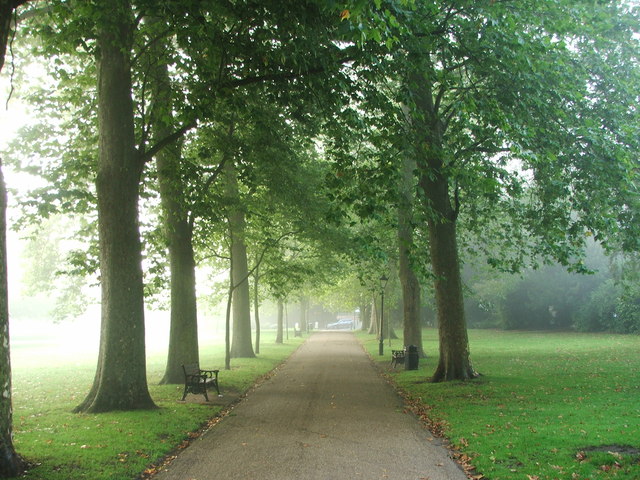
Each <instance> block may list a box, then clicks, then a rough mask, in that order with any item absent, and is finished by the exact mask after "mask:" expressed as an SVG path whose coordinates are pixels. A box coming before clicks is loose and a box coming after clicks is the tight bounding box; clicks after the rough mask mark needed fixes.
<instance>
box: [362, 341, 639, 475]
mask: <svg viewBox="0 0 640 480" xmlns="http://www.w3.org/2000/svg"><path fill="white" fill-rule="evenodd" d="M359 336H360V338H361V340H362V341H363V343H364V345H365V347H366V348H367V350H368V351H369V353H370V354H371V356H372V358H373V359H374V360H375V361H377V362H380V365H381V367H383V368H384V369H385V370H388V371H389V374H390V377H391V378H392V379H393V381H394V382H395V383H396V384H397V385H398V386H399V387H400V388H401V389H402V390H403V391H404V392H405V394H406V395H407V396H408V399H409V404H412V405H414V406H416V407H417V408H416V410H417V411H418V412H419V413H422V414H426V415H427V416H428V417H429V419H430V422H431V426H432V427H433V428H434V429H436V430H440V431H442V432H444V435H445V436H446V437H447V438H448V439H449V440H450V442H451V444H452V446H453V447H454V448H455V449H457V450H458V451H459V457H461V458H462V459H463V461H468V462H470V463H471V464H472V465H474V466H475V467H476V468H477V470H476V475H478V478H487V479H490V480H505V479H522V480H552V479H571V480H587V479H640V337H639V336H621V335H605V334H577V333H539V332H535V333H532V332H504V331H493V330H491V331H487V330H475V331H474V330H472V331H470V346H471V358H472V361H473V364H474V367H475V369H476V370H477V371H478V372H480V373H481V374H482V375H481V376H480V377H479V378H478V379H476V380H473V381H468V382H449V383H440V384H432V383H429V382H428V381H427V380H428V378H429V377H430V375H431V374H432V373H433V372H434V370H435V367H436V364H437V352H438V344H437V332H436V331H435V330H425V332H424V346H425V350H426V352H427V356H428V358H427V359H426V360H425V359H421V360H420V368H419V369H418V370H417V371H405V370H404V369H402V368H398V369H397V370H395V371H394V370H393V369H391V368H390V367H389V364H390V358H391V351H390V348H389V347H388V344H386V345H385V356H384V357H379V356H378V343H377V341H376V340H375V339H373V338H372V337H371V336H369V335H363V334H360V335H359ZM393 342H394V344H393V347H392V348H394V349H400V348H402V346H401V345H400V342H401V341H400V340H394V341H393ZM480 475H484V477H481V476H480Z"/></svg>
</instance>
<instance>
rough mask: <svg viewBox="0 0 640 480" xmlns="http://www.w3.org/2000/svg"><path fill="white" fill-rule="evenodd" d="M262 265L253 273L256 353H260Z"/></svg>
mask: <svg viewBox="0 0 640 480" xmlns="http://www.w3.org/2000/svg"><path fill="white" fill-rule="evenodd" d="M259 270H260V267H259V266H258V267H256V271H255V272H254V274H253V316H254V318H255V322H256V348H255V353H256V355H259V354H260V295H259V290H258V281H259V280H260V272H259Z"/></svg>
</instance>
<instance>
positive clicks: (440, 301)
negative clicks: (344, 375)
mask: <svg viewBox="0 0 640 480" xmlns="http://www.w3.org/2000/svg"><path fill="white" fill-rule="evenodd" d="M414 56H415V57H416V58H414V61H413V62H411V64H413V65H415V66H416V69H415V70H414V71H413V72H411V74H410V75H409V85H408V86H409V89H410V91H411V94H412V98H413V100H414V102H415V105H414V108H415V109H416V112H415V113H414V115H412V116H411V120H412V124H411V128H413V131H414V132H415V137H414V141H415V142H416V143H415V145H414V149H413V150H414V151H415V152H417V157H416V162H417V166H418V171H419V184H420V188H421V189H422V191H423V193H424V198H425V199H426V202H425V213H426V217H427V219H428V220H427V223H428V227H429V243H430V245H429V248H430V252H431V265H432V269H433V274H434V276H435V285H434V287H435V296H436V308H437V312H438V328H439V340H440V360H439V363H438V367H437V369H436V371H435V373H434V375H433V378H432V381H433V382H441V381H446V380H467V379H470V378H474V377H476V376H477V373H476V372H475V371H474V370H473V366H472V365H471V359H470V355H469V339H468V337H467V322H466V319H465V315H464V302H463V294H462V280H461V277H460V263H459V259H458V247H457V238H456V220H457V216H458V211H457V209H458V206H457V204H456V205H455V207H454V206H452V204H451V197H450V195H449V180H450V179H449V176H448V175H449V173H448V172H449V170H448V166H447V165H446V164H445V160H444V152H443V148H442V138H443V134H444V131H445V125H444V123H443V121H442V120H441V119H440V118H439V116H438V112H437V110H436V109H437V107H436V103H435V102H434V99H433V94H432V91H433V86H432V83H431V79H430V77H429V72H430V71H431V70H432V69H431V66H430V64H429V62H430V60H429V57H428V55H426V56H424V55H414ZM417 57H420V58H419V59H418V58H417ZM456 202H457V198H456Z"/></svg>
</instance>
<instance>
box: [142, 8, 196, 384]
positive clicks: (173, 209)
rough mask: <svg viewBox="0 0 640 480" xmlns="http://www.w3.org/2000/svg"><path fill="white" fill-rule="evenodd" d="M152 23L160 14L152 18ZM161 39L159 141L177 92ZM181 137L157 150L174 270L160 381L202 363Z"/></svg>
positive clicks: (169, 128)
mask: <svg viewBox="0 0 640 480" xmlns="http://www.w3.org/2000/svg"><path fill="white" fill-rule="evenodd" d="M148 21H149V23H150V24H153V23H156V22H157V21H156V20H155V19H152V18H151V19H148ZM164 58H165V55H164V51H163V48H162V43H161V42H155V43H152V44H151V46H150V48H149V55H148V60H149V72H150V75H149V82H150V85H151V95H152V102H153V105H152V109H151V122H152V127H153V137H154V139H155V140H156V141H160V140H163V139H165V138H167V137H169V136H170V135H171V134H172V133H173V131H174V129H175V125H174V123H175V122H174V119H173V114H172V112H173V99H172V97H173V94H172V90H171V82H170V79H169V71H168V67H167V63H166V61H164V60H163V59H164ZM181 152H182V141H181V140H177V141H175V142H173V143H172V144H170V145H168V146H166V147H165V148H163V149H162V150H161V151H160V152H158V153H157V154H156V163H157V166H158V184H159V187H160V200H161V203H162V210H163V222H164V232H165V235H166V239H167V246H168V250H169V268H170V272H171V313H170V328H169V348H168V354H167V366H166V369H165V372H164V376H163V377H162V380H161V381H160V383H161V384H170V383H182V382H183V381H184V374H183V372H182V365H183V364H188V363H199V350H198V348H199V347H198V309H197V300H196V272H195V269H196V262H195V259H194V252H193V228H192V226H191V222H190V220H189V214H188V212H187V209H186V208H185V206H184V204H183V203H182V202H181V201H180V199H181V198H182V197H183V191H184V186H183V182H182V178H181V176H180V162H181Z"/></svg>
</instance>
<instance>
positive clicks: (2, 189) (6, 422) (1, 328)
mask: <svg viewBox="0 0 640 480" xmlns="http://www.w3.org/2000/svg"><path fill="white" fill-rule="evenodd" d="M23 3H25V1H19V0H8V1H7V0H0V72H1V71H2V67H3V66H4V57H5V52H6V50H7V43H8V41H9V34H10V32H11V17H12V15H13V12H14V10H15V9H16V8H17V7H18V6H20V5H21V4H23ZM0 396H1V397H0V477H2V478H11V477H16V476H18V475H20V474H21V473H22V471H23V470H24V462H23V461H22V458H20V456H19V455H18V454H17V453H16V450H15V447H14V446H13V404H12V401H11V351H10V347H9V293H8V278H7V189H6V186H5V183H4V176H3V175H2V162H1V161H0Z"/></svg>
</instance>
